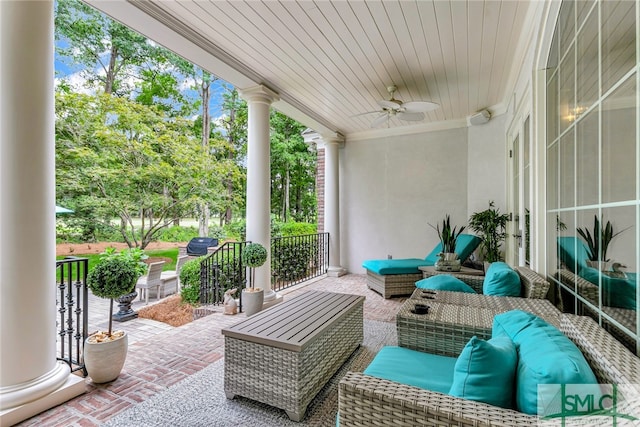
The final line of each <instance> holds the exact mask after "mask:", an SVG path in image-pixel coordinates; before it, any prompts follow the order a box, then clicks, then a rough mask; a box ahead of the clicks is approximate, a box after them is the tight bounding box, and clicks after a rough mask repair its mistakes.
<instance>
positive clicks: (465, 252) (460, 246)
mask: <svg viewBox="0 0 640 427" xmlns="http://www.w3.org/2000/svg"><path fill="white" fill-rule="evenodd" d="M480 242H482V239H481V238H479V237H478V236H474V235H473V234H461V235H459V236H458V239H457V240H456V249H455V251H456V253H457V254H458V258H459V259H460V262H464V261H465V260H466V259H467V258H469V257H470V256H471V254H472V253H473V251H475V250H476V248H477V247H478V246H479V245H480Z"/></svg>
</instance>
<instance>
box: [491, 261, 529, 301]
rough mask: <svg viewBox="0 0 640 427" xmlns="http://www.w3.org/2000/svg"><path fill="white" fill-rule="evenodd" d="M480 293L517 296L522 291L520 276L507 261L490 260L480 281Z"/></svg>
mask: <svg viewBox="0 0 640 427" xmlns="http://www.w3.org/2000/svg"><path fill="white" fill-rule="evenodd" d="M482 293H483V294H485V295H495V296H502V297H519V296H520V294H521V293H522V286H521V285H520V276H519V275H518V273H517V272H516V271H515V270H514V269H513V268H511V267H510V266H509V265H508V264H507V263H504V262H501V261H498V262H492V263H491V265H490V266H489V268H488V269H487V273H486V274H485V276H484V281H483V282H482Z"/></svg>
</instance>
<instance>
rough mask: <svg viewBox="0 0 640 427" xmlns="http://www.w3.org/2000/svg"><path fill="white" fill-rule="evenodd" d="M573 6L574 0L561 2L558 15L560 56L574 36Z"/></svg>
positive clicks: (574, 18)
mask: <svg viewBox="0 0 640 427" xmlns="http://www.w3.org/2000/svg"><path fill="white" fill-rule="evenodd" d="M575 20H576V17H575V6H574V2H572V1H566V2H563V3H562V8H561V9H560V16H559V17H558V28H559V30H560V57H562V54H563V53H564V52H566V51H567V48H568V47H569V44H570V43H571V42H572V41H573V38H574V37H575V31H576V26H575Z"/></svg>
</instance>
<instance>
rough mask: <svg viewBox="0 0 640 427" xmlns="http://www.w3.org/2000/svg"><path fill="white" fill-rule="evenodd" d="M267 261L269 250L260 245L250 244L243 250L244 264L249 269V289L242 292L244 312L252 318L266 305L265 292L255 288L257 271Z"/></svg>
mask: <svg viewBox="0 0 640 427" xmlns="http://www.w3.org/2000/svg"><path fill="white" fill-rule="evenodd" d="M266 261H267V250H266V249H265V247H264V246H262V245H261V244H260V243H249V244H247V245H246V246H245V247H244V249H243V250H242V262H243V263H244V264H245V265H246V266H247V267H249V287H248V288H245V289H243V290H242V302H243V308H244V312H245V313H246V315H247V316H251V315H253V314H255V313H257V312H259V311H260V310H262V305H263V304H264V290H263V289H262V288H257V287H255V274H256V272H255V269H256V268H258V267H261V266H262V265H263V264H264V263H265V262H266Z"/></svg>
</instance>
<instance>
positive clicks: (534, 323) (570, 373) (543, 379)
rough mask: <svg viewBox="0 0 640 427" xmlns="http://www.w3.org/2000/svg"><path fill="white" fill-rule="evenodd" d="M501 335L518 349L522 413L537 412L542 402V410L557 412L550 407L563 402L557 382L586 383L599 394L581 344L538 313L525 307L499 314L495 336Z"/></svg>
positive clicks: (518, 398) (518, 394)
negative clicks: (559, 395) (576, 342)
mask: <svg viewBox="0 0 640 427" xmlns="http://www.w3.org/2000/svg"><path fill="white" fill-rule="evenodd" d="M500 336H506V337H509V338H511V340H512V341H513V342H514V343H515V345H516V348H517V349H518V365H517V370H516V381H515V384H516V393H515V397H516V402H515V403H516V409H518V410H519V411H520V412H523V413H525V414H530V415H536V414H538V410H539V408H538V404H540V410H541V411H542V412H541V413H546V414H549V413H555V412H548V411H549V409H548V408H552V407H553V406H554V405H556V406H557V405H560V404H561V402H559V401H558V396H557V392H558V389H557V387H556V385H558V384H584V386H583V387H582V389H584V391H585V392H587V391H588V392H591V393H593V394H594V396H597V395H598V394H599V393H600V389H599V388H598V386H597V383H598V381H597V379H596V376H595V375H594V374H593V371H592V370H591V367H590V366H589V364H588V363H587V361H586V359H585V358H584V356H583V355H582V353H581V352H580V350H579V349H578V347H577V346H576V345H575V344H574V343H573V341H571V340H570V339H569V338H567V337H566V336H565V335H564V334H563V333H562V332H560V331H559V330H558V329H557V328H556V327H555V326H553V325H551V324H549V323H547V322H546V321H545V320H543V319H541V318H539V317H538V316H535V315H534V314H531V313H528V312H526V311H522V310H512V311H508V312H506V313H502V314H498V315H496V316H495V317H494V318H493V330H492V339H494V338H496V337H500ZM588 384H591V386H588ZM538 386H540V389H539V388H538ZM538 399H539V400H538ZM596 399H597V397H596Z"/></svg>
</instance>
